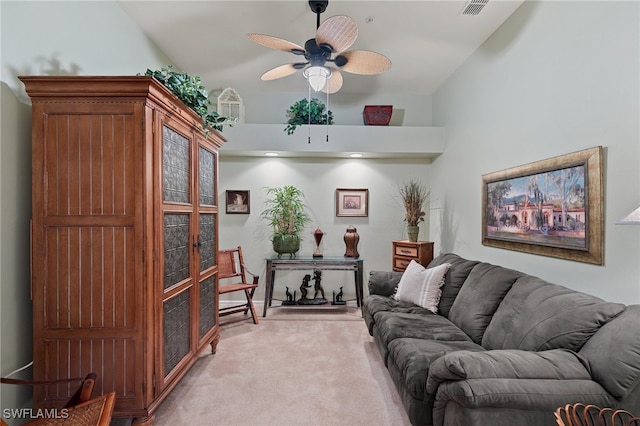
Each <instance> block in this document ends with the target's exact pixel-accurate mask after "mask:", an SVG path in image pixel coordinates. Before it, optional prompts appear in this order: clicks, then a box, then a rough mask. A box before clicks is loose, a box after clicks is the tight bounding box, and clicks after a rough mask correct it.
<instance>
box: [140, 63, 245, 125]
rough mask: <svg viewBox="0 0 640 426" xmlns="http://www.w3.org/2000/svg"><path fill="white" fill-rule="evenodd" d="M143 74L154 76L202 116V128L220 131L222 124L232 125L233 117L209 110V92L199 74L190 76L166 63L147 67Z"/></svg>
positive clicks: (234, 120)
mask: <svg viewBox="0 0 640 426" xmlns="http://www.w3.org/2000/svg"><path fill="white" fill-rule="evenodd" d="M145 75H149V76H151V77H154V78H155V79H156V80H158V81H159V82H160V83H162V84H163V85H164V86H165V87H166V88H167V89H169V90H170V91H171V93H173V94H174V95H176V96H177V97H178V98H179V99H180V100H181V101H182V102H183V103H184V104H185V105H186V106H188V107H189V108H191V109H192V110H193V111H195V113H196V114H198V115H199V116H200V117H202V128H203V129H204V130H207V128H208V127H212V128H214V129H216V130H219V131H222V126H223V125H228V126H233V124H235V122H236V121H237V120H236V119H235V118H230V117H224V116H221V115H219V114H218V113H217V112H215V111H209V105H211V101H210V100H209V92H207V89H205V88H204V86H203V85H202V84H201V81H200V77H199V76H197V75H196V76H190V75H189V74H187V73H179V72H176V71H174V70H173V66H172V65H168V66H166V67H163V68H161V69H159V70H150V69H147V71H146V72H145Z"/></svg>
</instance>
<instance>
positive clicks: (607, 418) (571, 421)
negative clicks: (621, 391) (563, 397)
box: [554, 403, 640, 426]
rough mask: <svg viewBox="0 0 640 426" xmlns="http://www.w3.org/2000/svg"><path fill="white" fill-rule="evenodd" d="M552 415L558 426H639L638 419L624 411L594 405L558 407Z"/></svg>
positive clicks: (639, 421) (577, 404)
mask: <svg viewBox="0 0 640 426" xmlns="http://www.w3.org/2000/svg"><path fill="white" fill-rule="evenodd" d="M554 414H555V417H556V423H558V426H640V417H635V416H634V415H633V414H631V413H630V412H628V411H626V410H614V409H613V408H600V407H598V406H596V405H585V404H581V403H576V404H567V405H565V406H564V407H558V409H556V411H555V413H554Z"/></svg>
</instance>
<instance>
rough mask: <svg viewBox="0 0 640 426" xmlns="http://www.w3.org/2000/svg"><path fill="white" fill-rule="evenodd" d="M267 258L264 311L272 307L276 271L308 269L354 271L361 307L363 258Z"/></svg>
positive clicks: (263, 314) (359, 305)
mask: <svg viewBox="0 0 640 426" xmlns="http://www.w3.org/2000/svg"><path fill="white" fill-rule="evenodd" d="M266 260H267V285H266V289H265V292H264V312H263V313H262V316H263V317H266V316H267V309H268V308H270V307H271V301H272V299H273V287H274V284H275V278H276V271H291V270H306V271H353V272H354V278H355V288H356V299H355V300H356V304H357V306H358V307H359V308H360V307H361V306H362V298H363V287H364V285H363V282H364V271H363V260H362V259H356V258H350V257H307V258H305V257H297V258H293V259H279V258H277V257H271V258H268V259H266Z"/></svg>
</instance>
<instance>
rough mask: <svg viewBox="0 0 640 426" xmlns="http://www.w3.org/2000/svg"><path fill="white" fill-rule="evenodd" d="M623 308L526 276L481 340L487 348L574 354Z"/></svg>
mask: <svg viewBox="0 0 640 426" xmlns="http://www.w3.org/2000/svg"><path fill="white" fill-rule="evenodd" d="M623 310H624V305H621V304H618V303H609V302H605V301H603V300H601V299H598V298H597V297H594V296H590V295H588V294H584V293H580V292H577V291H574V290H570V289H568V288H566V287H563V286H560V285H557V284H552V283H549V282H547V281H544V280H542V279H540V278H536V277H532V276H529V275H526V276H523V277H521V278H519V279H518V280H517V281H516V282H515V283H514V284H513V286H512V287H511V290H510V291H509V293H508V294H507V295H506V296H505V297H504V300H503V301H502V303H501V304H500V307H499V308H498V310H497V311H496V313H495V314H494V315H493V319H492V320H491V323H490V324H489V326H488V327H487V330H486V331H485V333H484V337H483V339H482V346H484V347H485V348H487V349H522V350H526V351H542V350H547V349H555V348H564V349H569V350H572V351H578V350H580V348H581V347H582V345H584V343H585V342H586V341H587V340H588V339H589V338H590V337H591V336H592V335H593V334H594V333H595V332H596V331H597V330H598V329H599V328H600V327H601V326H602V325H603V324H606V323H607V322H608V321H610V320H611V319H612V318H614V317H615V316H616V315H618V314H620V312H622V311H623Z"/></svg>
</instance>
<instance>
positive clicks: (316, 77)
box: [303, 66, 331, 92]
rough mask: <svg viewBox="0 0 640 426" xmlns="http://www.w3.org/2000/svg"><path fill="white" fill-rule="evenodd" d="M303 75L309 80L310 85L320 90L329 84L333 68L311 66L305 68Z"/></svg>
mask: <svg viewBox="0 0 640 426" xmlns="http://www.w3.org/2000/svg"><path fill="white" fill-rule="evenodd" d="M303 75H304V76H305V78H306V79H307V80H308V81H309V86H311V88H312V89H313V90H314V91H316V92H319V91H321V90H322V89H324V87H325V85H326V84H327V80H328V79H329V77H331V70H329V69H328V68H325V67H318V66H314V67H309V68H307V69H305V70H304V72H303Z"/></svg>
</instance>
